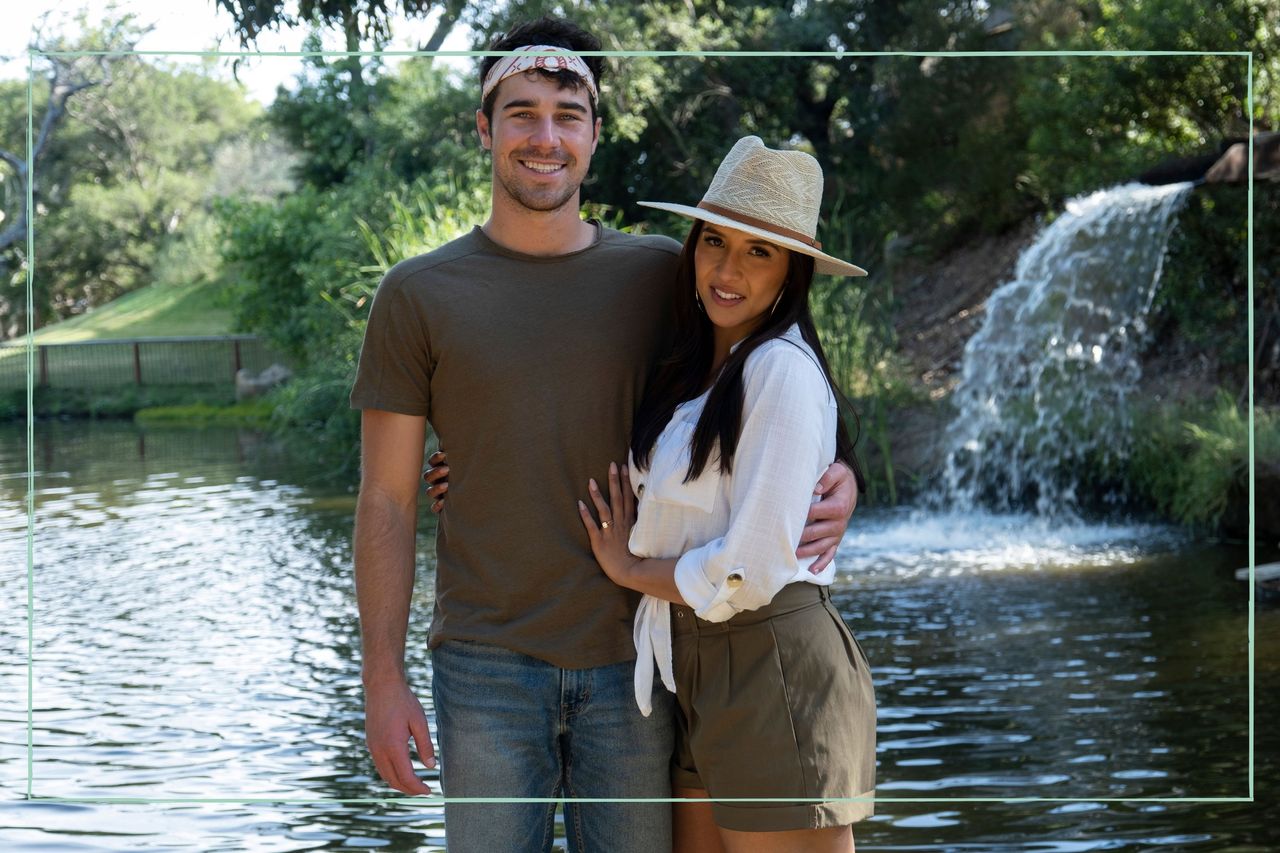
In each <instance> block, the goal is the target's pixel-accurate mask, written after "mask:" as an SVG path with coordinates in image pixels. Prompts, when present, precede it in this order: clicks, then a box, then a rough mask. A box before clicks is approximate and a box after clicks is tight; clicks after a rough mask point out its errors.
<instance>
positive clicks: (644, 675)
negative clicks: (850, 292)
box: [579, 136, 875, 853]
mask: <svg viewBox="0 0 1280 853" xmlns="http://www.w3.org/2000/svg"><path fill="white" fill-rule="evenodd" d="M821 196H822V170H821V168H820V167H819V166H818V164H817V161H815V160H814V159H813V158H812V157H810V156H809V155H807V154H804V153H803V152H799V151H775V150H771V149H768V148H766V147H765V146H764V144H763V143H762V142H761V141H760V140H759V139H758V138H756V137H753V136H751V137H746V138H745V139H742V140H739V141H738V143H737V144H736V145H735V146H734V147H733V150H732V151H730V152H729V154H728V156H727V157H726V158H725V160H724V162H723V163H721V165H720V168H719V169H718V170H717V172H716V176H715V179H714V180H713V181H712V183H711V187H710V188H709V189H708V190H707V193H706V195H705V196H704V197H703V199H702V202H701V203H700V204H699V205H698V206H697V207H688V206H685V205H675V204H659V203H649V202H644V203H643V204H646V205H647V206H649V207H655V208H659V209H662V210H669V211H673V212H676V213H679V214H681V215H683V216H687V217H689V218H691V219H693V220H694V224H693V228H692V230H691V231H690V233H689V237H688V239H687V240H686V241H685V245H684V251H683V253H682V256H681V265H680V271H679V273H678V274H679V276H680V283H679V285H678V287H677V296H676V313H677V317H676V319H675V323H676V327H675V332H676V335H675V340H676V341H677V342H678V343H677V345H676V348H675V351H674V352H673V353H672V354H671V356H670V357H669V358H667V359H666V360H665V361H664V362H663V363H662V365H661V366H660V367H659V369H658V371H657V374H656V375H655V376H654V377H653V379H652V380H651V382H650V384H649V387H648V390H647V391H646V395H645V399H644V401H643V402H642V404H641V406H640V410H639V412H638V413H637V415H636V419H635V428H634V432H633V435H632V443H631V461H630V463H629V464H628V465H627V466H626V467H624V468H622V469H621V470H619V469H618V467H617V466H616V465H610V474H609V484H608V489H609V495H608V498H607V500H606V497H605V496H604V495H603V494H602V493H601V489H600V488H599V486H598V485H597V483H596V482H595V481H594V480H592V481H591V482H590V483H589V484H588V488H589V491H590V495H591V499H592V502H593V503H594V505H595V509H596V512H597V513H598V515H599V517H600V521H599V523H598V524H597V522H596V519H595V516H594V515H593V514H592V513H591V512H590V511H589V510H588V508H587V506H586V505H585V504H584V503H582V502H581V501H580V502H579V512H580V514H581V516H582V522H583V525H584V526H585V527H586V529H587V533H588V536H589V537H590V539H591V547H592V551H593V553H594V554H595V556H596V559H597V561H598V562H599V563H600V565H601V567H602V568H603V569H604V571H605V573H606V574H607V575H608V576H609V577H610V578H611V579H612V580H613V581H614V582H615V583H618V584H619V585H621V586H625V587H628V588H630V589H634V590H637V591H639V592H642V593H644V594H645V595H644V598H643V599H642V601H641V604H640V609H639V611H638V613H637V615H636V623H635V640H636V649H637V653H638V659H637V663H636V700H637V702H638V703H639V705H640V707H641V710H642V711H644V712H645V713H646V714H647V713H648V712H649V707H648V705H649V697H650V693H651V689H652V679H653V673H654V669H655V663H656V669H657V671H658V672H659V674H660V676H661V678H662V681H663V683H664V684H665V685H666V687H667V689H669V690H672V691H674V692H675V694H676V702H677V705H678V706H679V709H680V715H679V716H680V719H679V720H678V724H677V749H676V756H675V759H674V764H673V769H672V775H673V794H674V796H676V797H684V798H690V799H706V798H710V799H711V800H716V802H707V803H691V804H680V805H677V806H676V809H675V825H674V831H675V838H676V849H677V850H680V851H695V850H696V851H708V850H710V851H714V850H717V849H723V850H725V851H728V853H737V851H744V853H745V851H751V853H762V852H767V851H771V850H779V851H780V850H806V851H852V850H853V835H852V832H851V830H850V825H851V824H852V823H854V822H856V821H858V820H861V819H863V818H865V817H868V816H869V815H870V814H871V813H872V802H871V797H872V796H873V794H874V779H875V698H874V693H873V689H872V685H871V678H870V673H869V671H868V666H867V662H866V658H865V657H864V656H863V654H862V650H861V648H860V647H859V646H858V644H857V642H856V641H855V640H854V638H853V635H852V634H851V633H850V632H849V630H848V628H847V627H846V626H845V625H844V623H843V621H842V620H841V618H840V616H839V614H838V613H836V611H835V609H834V608H833V607H832V605H831V603H830V598H829V595H828V587H829V585H830V584H831V581H832V579H833V578H834V574H835V570H834V568H833V567H830V566H829V567H828V568H827V569H825V570H823V571H822V572H821V573H819V574H817V575H814V574H812V573H810V572H809V571H808V569H809V565H810V564H811V562H812V560H799V559H797V558H796V556H795V549H796V545H797V543H798V542H799V540H800V531H801V529H802V527H803V525H804V520H805V515H806V512H807V510H808V504H809V502H810V500H811V498H812V487H813V482H814V479H815V478H816V477H817V476H818V475H820V474H821V473H822V471H823V469H824V468H825V467H826V466H827V464H828V463H829V462H830V461H831V459H832V457H833V456H835V457H837V458H839V459H841V460H843V461H844V462H845V463H846V464H848V465H849V467H850V468H851V469H853V471H854V472H855V475H856V476H857V477H858V481H859V486H861V475H860V474H859V473H858V466H857V462H856V460H855V458H854V452H853V442H852V441H851V440H850V439H849V436H848V435H847V434H846V432H845V430H844V427H843V425H842V424H841V422H840V418H839V416H838V409H837V399H838V395H837V394H836V392H835V384H834V382H833V381H832V379H831V370H830V368H829V367H828V365H827V362H826V358H825V357H824V356H823V354H822V348H821V346H820V345H819V342H818V337H817V333H816V331H815V330H814V325H813V319H812V317H811V315H810V313H809V306H808V293H809V287H810V284H811V282H812V280H813V275H814V272H815V269H816V271H818V272H823V273H829V274H835V275H866V272H865V271H864V270H862V269H860V268H858V267H856V266H854V265H852V264H848V263H845V262H844V261H840V260H838V259H836V258H833V257H831V256H830V255H826V254H824V253H822V251H821V250H820V244H819V243H818V242H817V241H816V240H814V239H813V238H814V235H815V233H816V230H817V221H818V206H819V201H820V199H821ZM637 499H638V505H637ZM725 798H727V799H730V800H734V799H738V798H741V799H751V798H756V799H761V798H763V799H766V800H772V801H757V802H743V801H733V802H726V801H724V799H725Z"/></svg>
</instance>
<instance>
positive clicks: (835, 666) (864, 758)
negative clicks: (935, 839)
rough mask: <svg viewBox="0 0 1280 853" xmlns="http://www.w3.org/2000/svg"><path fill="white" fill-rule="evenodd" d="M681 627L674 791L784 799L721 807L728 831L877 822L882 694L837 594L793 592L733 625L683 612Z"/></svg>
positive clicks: (799, 588) (808, 589) (675, 640)
mask: <svg viewBox="0 0 1280 853" xmlns="http://www.w3.org/2000/svg"><path fill="white" fill-rule="evenodd" d="M671 629H672V647H673V664H674V669H675V679H676V703H677V704H678V705H679V710H680V713H679V714H677V720H676V753H675V758H674V760H673V767H672V783H673V784H674V785H676V786H679V787H685V788H701V789H704V790H706V792H707V794H708V796H710V797H711V798H712V800H718V799H720V798H737V797H743V798H747V797H759V798H772V799H782V800H784V801H782V802H713V803H712V806H711V808H712V812H713V814H714V816H715V821H716V823H717V824H719V825H720V826H722V827H724V828H726V829H736V830H742V831H747V832H773V831H780V830H791V829H821V828H824V827H832V826H844V825H846V824H851V823H854V822H856V821H859V820H862V819H863V818H866V817H870V816H871V814H872V813H873V811H874V803H873V802H872V800H871V798H872V797H874V795H875V771H876V703H875V692H874V688H873V687H872V684H871V672H870V668H869V667H868V665H867V659H866V656H865V655H863V653H862V647H861V646H859V645H858V641H857V640H855V639H854V637H853V634H852V633H851V632H850V631H849V629H848V627H847V626H846V625H845V624H844V620H842V619H841V618H840V614H839V613H837V612H836V609H835V608H834V607H833V606H832V605H831V598H830V593H829V591H828V589H827V588H826V587H822V586H817V585H815V584H809V583H793V584H790V585H788V586H786V587H784V588H783V589H782V591H781V592H779V593H778V594H777V595H776V596H774V599H773V601H772V602H770V603H769V604H768V605H766V606H765V607H762V608H760V609H759V610H752V611H745V612H743V613H739V614H738V615H736V616H734V617H733V618H732V619H730V620H728V621H727V622H718V623H717V622H706V621H704V620H702V619H699V618H697V617H696V616H694V614H693V611H692V610H690V609H689V608H688V607H682V606H680V605H672V609H671ZM850 798H858V799H850ZM801 801H808V802H801Z"/></svg>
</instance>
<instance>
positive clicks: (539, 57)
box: [480, 44, 600, 104]
mask: <svg viewBox="0 0 1280 853" xmlns="http://www.w3.org/2000/svg"><path fill="white" fill-rule="evenodd" d="M516 50H517V51H518V52H519V53H520V54H523V55H519V56H503V57H500V58H499V59H498V61H497V62H495V63H494V64H493V67H492V68H490V69H489V73H488V74H487V75H486V76H485V78H484V87H483V88H482V89H481V92H480V101H481V102H482V103H483V102H484V100H485V99H486V98H488V97H489V93H490V92H492V91H493V90H494V89H496V88H498V84H499V83H501V82H502V81H503V80H506V79H507V78H508V77H511V76H512V75H515V74H523V73H524V72H526V71H536V70H538V69H546V70H547V71H570V72H572V73H574V74H576V75H578V77H580V78H581V79H582V82H583V83H586V84H587V91H588V92H590V93H591V103H592V104H598V103H599V102H600V93H599V92H597V91H596V81H595V78H594V77H592V76H591V69H589V68H587V63H585V62H583V61H582V59H581V58H580V57H578V56H576V55H575V54H572V53H569V52H568V51H567V50H565V49H564V48H563V47H553V46H551V45H547V44H531V45H526V46H525V47H518V48H516Z"/></svg>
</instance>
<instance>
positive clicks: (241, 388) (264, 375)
mask: <svg viewBox="0 0 1280 853" xmlns="http://www.w3.org/2000/svg"><path fill="white" fill-rule="evenodd" d="M292 375H293V373H292V372H291V371H290V370H289V368H287V367H285V366H284V365H283V364H273V365H271V366H270V367H268V368H267V369H266V370H264V371H262V372H261V373H259V374H258V375H257V376H254V375H253V374H252V373H250V372H249V371H247V370H244V369H243V368H242V369H240V370H237V371H236V401H237V402H238V401H240V400H245V399H247V398H249V397H260V396H262V395H263V394H265V393H266V392H267V391H270V390H271V389H272V388H274V387H276V386H277V385H280V384H282V383H283V382H285V381H286V380H288V378H289V377H290V376H292Z"/></svg>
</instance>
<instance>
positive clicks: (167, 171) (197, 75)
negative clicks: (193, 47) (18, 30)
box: [0, 18, 260, 336]
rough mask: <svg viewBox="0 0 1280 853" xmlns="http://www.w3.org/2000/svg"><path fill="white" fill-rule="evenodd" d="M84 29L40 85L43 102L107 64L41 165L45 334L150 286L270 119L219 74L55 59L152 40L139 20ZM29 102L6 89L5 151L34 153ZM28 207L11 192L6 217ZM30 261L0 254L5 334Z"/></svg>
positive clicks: (64, 41)
mask: <svg viewBox="0 0 1280 853" xmlns="http://www.w3.org/2000/svg"><path fill="white" fill-rule="evenodd" d="M79 26H80V34H79V35H78V36H77V37H76V38H75V39H74V40H73V39H69V38H67V37H63V36H56V37H51V38H49V39H47V40H46V41H45V42H43V43H42V44H41V45H40V46H41V48H42V49H44V50H45V51H48V52H49V53H50V54H53V55H47V56H46V57H45V58H44V61H45V66H46V73H45V74H44V75H42V77H41V78H40V79H38V80H37V81H36V90H35V92H34V95H35V100H36V103H37V104H39V103H42V102H44V101H45V100H46V98H45V97H44V96H47V95H48V94H49V93H50V91H51V90H54V91H56V89H57V87H58V86H59V85H65V84H60V83H59V81H60V80H65V79H66V77H67V74H68V73H69V72H67V71H66V70H65V69H64V67H63V66H64V65H66V64H67V63H74V62H77V61H80V60H86V59H91V60H95V61H96V64H95V65H94V66H93V67H92V69H88V70H86V69H81V70H80V71H79V72H78V73H80V74H81V76H82V78H83V79H89V80H92V81H93V82H94V83H95V85H92V86H87V87H84V88H82V89H81V90H80V91H78V92H77V93H76V95H75V97H74V98H72V99H70V100H68V101H66V104H65V109H66V115H65V117H64V118H63V119H62V121H61V123H60V124H59V125H58V127H57V130H56V132H51V134H50V136H49V139H48V142H47V144H46V145H45V146H44V147H43V148H42V149H41V150H40V153H39V157H38V159H37V161H36V168H35V170H34V183H33V191H34V196H35V222H34V226H35V227H34V232H35V251H36V259H37V267H36V275H35V278H34V301H35V308H36V318H35V319H36V323H37V325H43V324H44V323H47V322H49V321H50V320H52V319H56V318H58V317H64V316H67V315H69V314H72V313H77V312H80V311H83V310H85V309H86V308H88V307H90V306H92V305H95V304H99V303H101V302H104V301H107V300H109V299H111V298H113V297H115V296H118V295H120V294H121V293H124V292H126V291H128V290H131V289H133V288H135V287H138V286H141V285H143V284H147V283H149V282H150V280H151V274H152V271H153V265H154V264H155V262H156V259H157V257H159V256H160V254H161V253H163V252H164V251H165V249H166V246H170V245H172V244H173V243H174V242H175V241H179V240H181V239H182V236H183V233H184V228H185V226H187V225H188V224H189V223H191V222H192V221H193V220H197V219H199V218H200V217H201V216H202V215H204V212H205V211H206V209H207V202H208V198H207V196H208V192H209V186H210V183H211V181H212V180H213V168H214V164H215V161H216V159H217V157H218V154H219V152H220V151H222V150H223V149H224V148H226V147H227V146H228V145H230V144H232V143H233V142H234V141H236V140H239V139H240V138H242V136H243V135H244V134H245V133H246V132H247V130H248V128H249V127H250V126H251V125H252V123H253V122H254V121H255V119H256V116H257V115H258V114H259V113H260V108H259V107H257V106H256V105H255V104H253V103H252V102H250V101H248V100H247V99H246V97H245V95H244V93H243V91H242V90H241V88H240V87H238V86H235V85H232V84H230V83H226V82H223V81H220V80H217V79H214V78H213V77H212V76H210V69H199V68H192V67H188V66H183V67H178V66H169V65H164V64H159V63H151V62H147V61H144V60H143V59H141V58H140V57H138V56H136V55H131V54H123V53H120V54H115V55H111V56H99V57H72V56H63V55H58V54H56V53H55V52H63V51H65V52H71V51H85V50H110V51H124V50H128V49H129V48H131V47H132V45H133V44H134V43H135V42H136V39H137V37H138V36H140V35H141V33H142V29H141V28H139V27H137V26H136V25H134V24H133V23H132V19H131V18H125V19H123V20H118V21H110V22H107V23H105V24H101V25H95V24H91V23H89V22H88V21H87V20H81V22H80V24H79ZM25 95H26V86H25V84H23V83H15V82H6V83H3V84H0V148H3V149H6V150H12V149H17V150H23V151H25V137H26V109H25V107H26V103H25ZM36 120H37V122H38V121H39V117H37V118H36ZM4 183H5V185H6V187H8V186H9V180H5V181H4ZM18 201H19V200H18V199H14V198H12V197H10V194H8V193H7V194H6V198H5V202H6V204H5V212H6V219H8V218H10V215H11V214H10V211H12V210H16V209H19V208H17V207H15V206H14V205H16V203H17V202H18ZM15 218H16V217H15ZM23 231H24V232H25V223H24V228H23ZM25 263H26V246H25V239H23V240H22V241H20V242H18V243H15V244H11V245H10V246H9V247H8V249H7V251H5V252H4V253H3V254H2V255H0V268H7V270H8V271H9V272H8V274H7V275H6V276H5V280H4V281H3V282H0V284H3V285H4V289H3V290H2V291H0V323H2V324H3V328H4V331H5V334H4V335H3V336H11V335H12V334H14V333H15V332H17V331H18V330H20V329H21V327H22V326H23V325H24V322H23V313H24V312H23V307H24V302H25V300H24V299H23V298H22V294H23V290H24V287H25V266H24V265H25ZM206 272H207V271H205V270H199V269H193V270H191V271H190V272H189V274H190V275H191V276H192V277H198V276H200V275H201V274H204V273H206Z"/></svg>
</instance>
